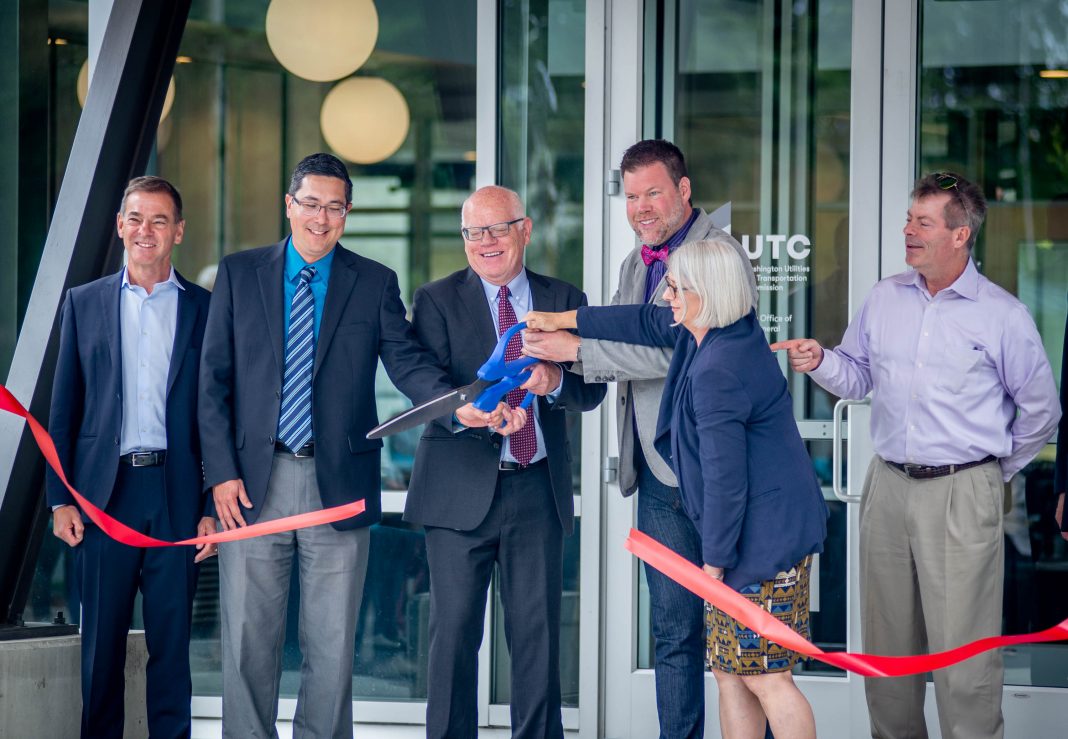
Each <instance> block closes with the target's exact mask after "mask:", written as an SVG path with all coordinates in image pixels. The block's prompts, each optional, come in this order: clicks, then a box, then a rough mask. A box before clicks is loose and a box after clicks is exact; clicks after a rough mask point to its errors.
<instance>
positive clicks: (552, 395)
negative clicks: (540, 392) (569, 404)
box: [545, 364, 567, 404]
mask: <svg viewBox="0 0 1068 739" xmlns="http://www.w3.org/2000/svg"><path fill="white" fill-rule="evenodd" d="M556 368H557V369H558V370H560V382H558V383H556V387H555V388H554V389H553V391H552V392H550V393H546V395H545V399H546V400H547V401H549V403H550V404H551V403H555V402H556V400H557V399H558V398H559V397H560V392H561V391H562V390H563V389H564V372H566V371H567V370H565V369H564V368H563V367H561V366H560V365H559V364H557V365H556Z"/></svg>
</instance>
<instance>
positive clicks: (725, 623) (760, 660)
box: [705, 555, 812, 675]
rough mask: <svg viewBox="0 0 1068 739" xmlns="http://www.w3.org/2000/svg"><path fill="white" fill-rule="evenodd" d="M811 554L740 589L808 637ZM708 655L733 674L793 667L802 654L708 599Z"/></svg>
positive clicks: (710, 661) (713, 664)
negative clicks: (787, 567)
mask: <svg viewBox="0 0 1068 739" xmlns="http://www.w3.org/2000/svg"><path fill="white" fill-rule="evenodd" d="M811 569H812V556H811V555H809V556H807V557H805V558H804V559H803V560H801V561H800V562H798V563H797V564H796V565H794V566H793V567H791V568H790V569H789V570H787V571H786V572H780V573H779V574H778V575H776V576H775V578H774V579H773V580H765V581H763V582H758V583H754V584H752V585H746V586H745V587H743V588H739V589H738V592H739V593H740V594H741V595H742V596H743V597H745V598H746V599H748V600H750V601H751V602H753V603H755V604H756V605H758V606H760V607H761V608H763V609H764V610H765V611H768V612H769V613H771V614H772V615H773V616H775V617H776V618H777V619H779V620H780V621H782V622H783V623H784V624H786V625H787V626H789V627H790V628H791V629H793V630H794V631H796V632H797V633H798V634H800V635H801V636H803V637H805V638H806V639H807V638H808V636H809V633H808V605H809V600H808V596H809V574H810V572H811ZM705 627H706V629H707V632H706V633H707V637H706V641H705V657H706V659H707V661H708V666H709V667H713V668H715V669H717V670H722V671H723V672H727V673H730V674H732V675H763V674H764V673H768V672H784V671H786V670H790V669H792V668H793V666H794V665H796V664H797V663H798V662H800V661H801V655H799V654H797V653H796V652H791V651H790V650H788V649H784V648H782V647H780V646H779V645H778V644H776V643H775V642H773V641H769V640H767V639H765V638H764V637H762V636H761V635H760V634H757V633H756V632H754V631H752V630H750V629H749V628H748V627H747V626H745V625H744V624H742V623H741V622H739V621H736V620H735V619H733V618H731V617H730V616H728V615H727V614H726V613H724V612H723V611H720V610H719V609H717V608H714V607H713V606H711V605H709V604H708V603H705Z"/></svg>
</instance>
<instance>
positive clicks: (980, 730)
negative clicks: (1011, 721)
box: [860, 457, 1004, 739]
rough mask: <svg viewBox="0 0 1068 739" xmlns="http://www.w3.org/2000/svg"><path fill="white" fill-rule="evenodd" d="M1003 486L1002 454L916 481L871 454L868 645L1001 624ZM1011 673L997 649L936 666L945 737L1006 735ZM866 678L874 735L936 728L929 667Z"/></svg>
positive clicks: (931, 647) (935, 648)
mask: <svg viewBox="0 0 1068 739" xmlns="http://www.w3.org/2000/svg"><path fill="white" fill-rule="evenodd" d="M1002 495H1003V486H1002V481H1001V468H1000V465H999V464H998V463H997V462H990V463H989V464H984V465H979V466H978V467H972V468H970V469H967V470H964V471H961V472H957V473H955V474H953V475H948V476H946V477H941V478H937V479H934V480H913V479H910V478H909V477H908V476H906V475H905V474H904V473H903V472H900V471H899V470H897V469H895V468H893V467H891V466H889V465H888V464H886V462H884V461H883V460H881V459H879V458H878V457H876V458H875V459H873V460H872V463H871V466H870V468H869V469H868V476H867V480H866V481H865V483H864V498H863V500H862V501H861V507H860V587H861V604H862V609H861V612H862V629H863V636H864V650H865V651H866V652H869V653H874V654H885V655H904V654H920V653H924V652H940V651H943V650H945V649H951V648H953V647H957V646H960V645H961V644H964V643H966V642H970V641H973V640H975V639H979V638H981V637H986V636H995V635H998V634H1000V633H1001V591H1002V584H1003V580H1004V560H1003V557H1004V553H1003V547H1004V544H1003V536H1004V534H1003V531H1002V516H1003V514H1002V510H1003V509H1002V505H1003V503H1002ZM1002 677H1003V667H1002V661H1001V653H1000V652H998V651H997V650H994V651H989V652H984V653H983V654H980V655H977V656H975V657H972V658H971V659H968V660H965V661H964V662H962V663H959V664H957V665H954V666H952V667H948V668H945V669H942V670H938V671H936V672H935V673H934V683H935V697H936V700H937V702H938V720H939V724H940V725H941V729H942V736H943V737H944V739H951V738H956V739H974V738H977V737H994V738H995V739H1000V737H1001V736H1002V735H1003V732H1004V726H1003V722H1002V717H1001V696H1002ZM864 687H865V692H866V693H867V699H868V711H869V712H870V714H871V733H872V736H873V737H878V738H879V739H913V738H919V739H923V738H924V737H926V736H927V727H926V725H925V723H924V718H923V700H924V692H925V690H926V685H925V676H924V675H913V676H910V677H900V678H867V679H865V683H864Z"/></svg>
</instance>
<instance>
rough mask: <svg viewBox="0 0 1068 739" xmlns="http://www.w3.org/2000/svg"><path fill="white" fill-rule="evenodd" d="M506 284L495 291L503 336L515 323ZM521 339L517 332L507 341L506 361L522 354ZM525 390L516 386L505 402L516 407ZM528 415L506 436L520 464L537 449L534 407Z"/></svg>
mask: <svg viewBox="0 0 1068 739" xmlns="http://www.w3.org/2000/svg"><path fill="white" fill-rule="evenodd" d="M508 292H509V291H508V286H507V285H504V286H502V287H501V289H500V292H498V293H497V335H498V336H503V335H504V332H505V331H507V330H508V329H510V328H511V327H512V326H514V325H515V324H516V319H515V311H514V310H513V309H512V304H511V302H509V300H508ZM522 349H523V341H522V339H520V338H519V334H516V335H515V336H513V337H512V338H511V340H510V341H509V342H508V346H506V347H505V348H504V358H505V360H506V361H508V362H511V361H512V360H515V359H519V358H520V357H522V356H523V351H522ZM526 394H527V391H526V390H520V389H519V388H516V389H515V390H512V391H510V392H509V393H508V395H506V396H505V398H504V399H505V402H507V403H508V406H509V407H511V408H518V407H519V404H520V403H522V402H523V398H524V397H526ZM530 414H531V415H530V417H529V419H528V420H527V425H526V426H524V427H523V428H521V429H519V430H518V431H516V432H515V433H514V434H512V435H511V436H509V437H508V448H509V449H510V450H511V452H512V456H513V457H515V461H517V462H519V464H521V465H524V466H525V465H528V464H530V460H532V459H534V452H536V451H537V449H538V436H537V433H536V432H535V431H534V417H533V414H534V409H533V408H531V409H530Z"/></svg>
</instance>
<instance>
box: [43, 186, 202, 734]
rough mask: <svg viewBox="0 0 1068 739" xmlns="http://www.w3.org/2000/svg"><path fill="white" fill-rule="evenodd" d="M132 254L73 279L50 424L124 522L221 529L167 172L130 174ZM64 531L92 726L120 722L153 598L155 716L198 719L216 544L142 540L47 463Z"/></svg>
mask: <svg viewBox="0 0 1068 739" xmlns="http://www.w3.org/2000/svg"><path fill="white" fill-rule="evenodd" d="M116 220H117V228H118V232H119V236H120V237H122V241H123V246H124V248H125V250H126V266H125V267H124V268H123V269H122V270H121V271H120V272H118V273H117V274H114V275H110V276H108V277H104V278H101V279H99V280H96V281H95V282H91V283H89V284H88V285H82V286H81V287H74V288H71V290H70V292H69V293H67V299H66V301H65V302H64V304H63V316H62V327H61V329H60V342H59V344H60V345H59V358H58V362H57V365H56V378H55V385H54V387H53V389H52V407H51V412H50V415H49V424H48V425H49V432H50V433H51V434H52V438H53V439H54V440H55V444H56V449H57V451H58V453H59V460H60V462H61V463H62V465H63V469H64V470H65V471H66V473H67V476H68V478H69V479H70V480H71V483H72V484H73V485H74V487H75V488H76V489H77V490H78V491H79V492H80V493H81V494H82V495H84V496H85V497H86V498H88V499H89V501H90V502H92V503H93V504H94V505H96V506H98V507H99V508H102V509H103V510H104V511H105V512H106V513H108V515H110V516H113V517H115V518H117V519H119V520H120V521H122V522H123V523H125V524H126V525H127V526H130V527H132V528H134V529H136V530H138V531H140V532H142V533H144V534H148V535H149V536H153V537H156V538H161V539H170V540H177V539H185V538H190V537H192V536H194V535H203V534H210V533H211V532H212V531H214V522H213V520H212V519H211V518H210V517H207V516H203V512H204V510H205V503H206V501H205V496H204V495H203V490H204V487H203V478H202V476H201V463H200V443H199V440H198V437H197V427H196V412H197V377H198V365H199V359H200V346H201V341H202V339H203V336H204V324H205V320H206V318H207V314H208V299H209V296H208V292H207V291H206V290H204V289H203V288H201V287H198V286H197V285H194V284H192V283H190V282H188V281H186V280H185V278H183V277H182V276H181V275H179V274H178V273H177V272H176V271H175V270H174V267H173V266H172V265H171V251H172V250H173V248H174V245H175V244H178V243H181V241H182V233H183V230H184V228H185V221H184V220H183V219H182V199H181V196H180V195H179V194H178V191H177V190H176V189H175V188H174V186H173V185H171V184H170V183H169V182H167V181H166V180H163V179H161V178H159V177H138V178H137V179H134V180H132V181H131V182H130V184H129V185H128V186H127V188H126V192H125V193H124V195H123V199H122V208H121V209H120V211H119V213H118V216H117V219H116ZM47 490H48V503H49V504H50V505H51V506H52V508H53V514H52V515H53V530H54V533H55V535H56V536H58V537H59V538H60V539H62V540H63V541H65V542H66V543H67V544H69V545H70V546H72V547H76V548H77V549H76V553H77V554H76V556H77V562H78V567H77V571H78V575H79V577H80V587H81V593H82V616H81V631H82V724H81V726H82V728H81V733H82V736H83V737H92V738H93V739H101V738H104V737H115V738H116V739H118V738H120V737H122V735H123V718H124V707H123V693H124V669H125V664H126V634H127V631H128V630H129V627H130V618H131V616H132V612H133V604H134V597H135V595H136V593H137V591H138V589H140V591H141V594H142V597H143V604H144V607H143V613H144V624H145V640H146V642H147V645H148V654H149V657H148V666H147V684H148V685H147V705H148V729H149V733H150V734H151V735H152V736H153V737H187V736H189V731H190V717H189V712H190V708H189V701H190V694H191V691H192V685H191V680H190V674H189V629H190V620H191V617H192V603H193V591H194V588H195V583H196V568H195V566H194V563H195V562H199V561H201V560H202V559H204V558H205V557H207V556H210V555H212V554H214V553H215V547H214V545H208V546H203V545H201V546H199V547H197V549H198V550H199V552H196V553H194V552H190V551H189V550H188V549H186V548H185V547H163V548H157V549H139V548H135V547H130V546H126V545H125V544H120V543H118V542H116V541H113V540H112V539H110V538H109V537H108V536H107V535H106V534H104V533H103V532H102V531H101V530H100V529H98V528H97V527H96V526H95V525H93V524H92V523H91V522H88V521H85V520H83V519H82V515H81V512H80V511H79V510H78V508H77V506H76V505H75V504H74V500H73V498H72V497H71V495H70V493H69V492H68V491H67V489H66V488H65V487H64V486H63V484H62V483H61V482H60V480H59V478H58V477H57V476H56V475H55V474H54V473H53V472H51V470H49V471H48V480H47Z"/></svg>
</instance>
